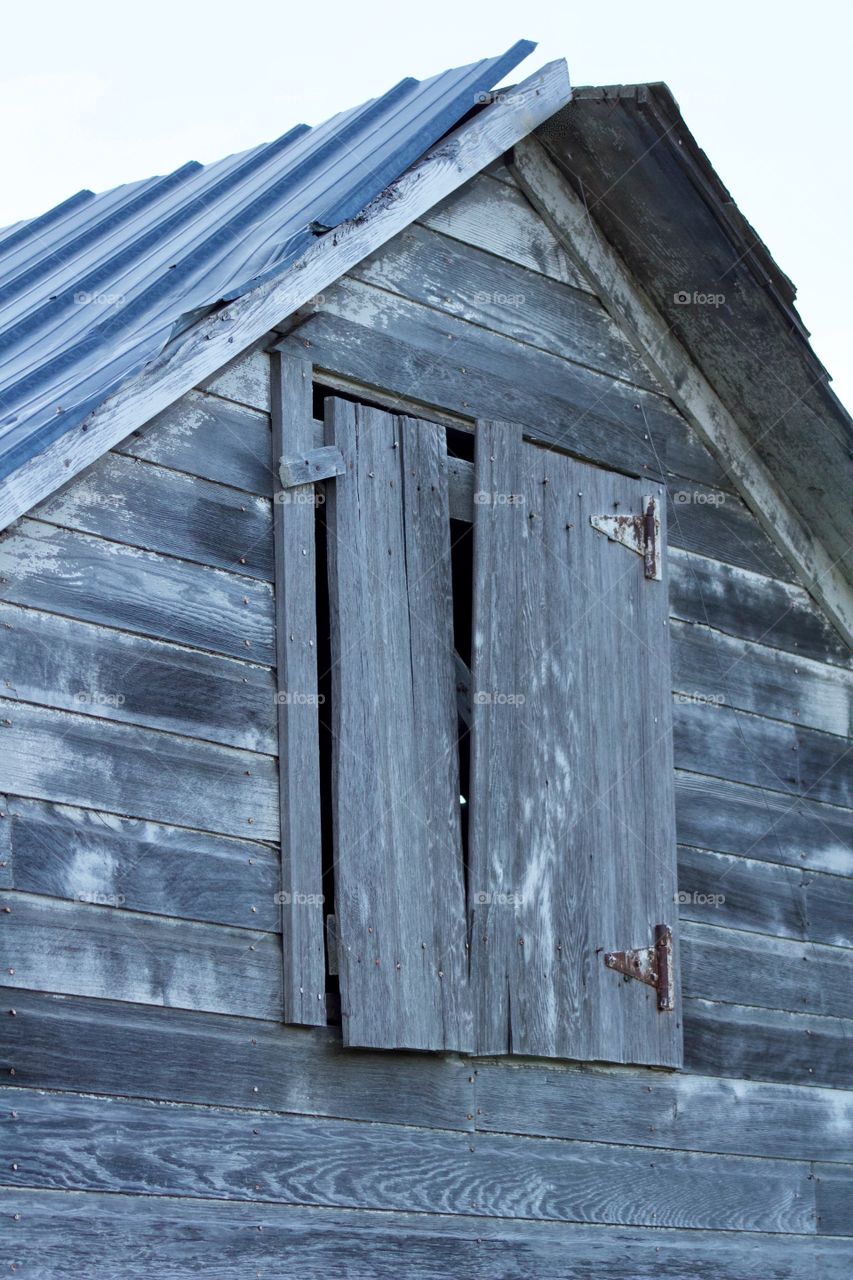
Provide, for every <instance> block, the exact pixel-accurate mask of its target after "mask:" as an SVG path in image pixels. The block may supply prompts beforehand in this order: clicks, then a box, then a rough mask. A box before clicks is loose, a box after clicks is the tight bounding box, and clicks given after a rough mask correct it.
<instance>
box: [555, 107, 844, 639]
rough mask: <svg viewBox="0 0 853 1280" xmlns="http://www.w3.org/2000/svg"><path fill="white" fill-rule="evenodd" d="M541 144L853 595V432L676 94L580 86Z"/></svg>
mask: <svg viewBox="0 0 853 1280" xmlns="http://www.w3.org/2000/svg"><path fill="white" fill-rule="evenodd" d="M537 136H538V137H539V139H540V140H541V142H542V144H543V145H544V147H545V149H546V151H547V153H548V155H549V157H550V159H551V160H552V161H553V162H554V164H555V165H556V167H557V168H558V169H559V171H560V172H561V173H562V175H563V176H564V177H565V179H566V180H567V183H568V184H569V185H570V186H571V187H572V188H573V189H574V191H575V192H576V193H577V196H578V197H579V199H580V201H581V202H582V203H583V206H584V207H585V210H586V213H587V216H588V220H589V221H590V222H591V223H592V224H594V226H595V227H597V228H598V229H599V230H600V233H601V235H602V236H603V238H604V239H606V240H607V242H608V243H609V244H610V246H612V248H613V249H614V250H615V251H616V253H617V254H618V255H619V257H620V259H621V260H622V262H623V263H624V264H625V266H626V267H627V269H628V271H629V272H630V274H631V276H632V277H633V281H634V282H635V284H636V286H637V287H638V289H639V291H641V292H642V293H643V294H644V295H645V298H646V299H647V300H648V303H649V305H650V306H651V307H652V308H653V309H655V310H656V311H657V312H658V314H659V315H660V317H661V318H662V319H663V321H664V323H665V325H666V327H667V329H668V330H669V332H670V333H671V334H672V335H673V336H674V338H675V339H676V340H677V341H678V342H679V343H680V344H681V347H682V348H683V349H685V350H686V351H687V352H688V353H689V355H690V357H691V358H692V361H693V362H694V364H695V366H696V367H697V369H698V370H699V371H700V372H701V374H702V375H703V376H704V378H705V379H706V380H707V383H708V384H710V386H711V387H712V388H713V390H714V392H715V394H716V396H717V397H719V400H720V401H721V402H722V405H723V406H724V407H725V409H726V410H727V411H728V413H729V414H730V415H731V417H732V419H733V420H735V421H736V422H737V424H738V426H739V428H740V430H741V432H742V433H743V437H744V439H745V442H746V443H745V449H746V451H749V452H751V453H752V454H754V458H755V459H756V460H758V462H760V464H762V465H763V467H764V468H765V470H766V472H767V473H769V475H770V476H771V477H772V479H773V481H774V483H775V484H776V486H777V487H778V490H779V491H780V493H781V494H782V495H783V496H784V498H785V500H786V501H787V503H788V504H789V505H790V508H791V509H792V511H793V512H795V513H796V516H797V517H798V519H799V522H800V525H801V527H802V528H803V529H804V530H805V531H806V532H807V534H808V535H810V536H811V537H813V538H816V539H817V540H818V541H819V543H820V544H821V545H822V547H823V548H824V549H825V551H826V555H827V560H826V562H825V568H824V570H823V576H824V577H826V576H827V575H828V573H829V568H828V567H827V566H829V565H831V566H832V573H833V574H834V575H836V576H837V578H838V579H839V580H840V581H841V582H842V583H843V584H844V586H845V587H847V586H849V584H850V583H851V582H852V581H853V553H851V538H850V530H851V520H850V495H851V493H853V483H851V481H853V465H851V458H853V452H852V450H853V422H851V418H850V415H849V414H848V413H847V411H846V410H845V408H844V406H843V405H842V404H841V402H840V401H839V400H838V398H837V396H836V395H835V394H834V392H833V391H832V389H831V387H830V385H829V382H830V380H829V375H828V374H827V372H826V370H825V369H824V368H823V366H822V365H821V363H820V361H819V360H818V358H817V356H816V355H815V353H814V351H813V350H812V348H811V346H810V345H809V341H808V332H807V330H806V329H805V328H804V326H803V323H802V321H801V320H800V317H799V316H798V315H797V312H796V310H795V308H794V296H795V291H794V288H793V286H792V284H791V282H790V280H789V279H788V278H787V277H786V276H785V275H784V273H783V272H782V271H781V270H780V269H779V267H777V265H776V264H775V263H774V261H773V259H772V258H771V256H770V254H769V252H768V250H767V248H766V247H765V245H764V244H763V243H762V241H761V239H760V238H759V236H758V235H757V234H756V232H755V231H754V230H753V228H752V227H751V226H750V225H749V223H748V222H747V221H746V219H745V218H744V217H743V215H742V214H741V213H740V212H739V210H738V209H737V207H736V206H735V204H734V201H733V200H732V197H731V195H730V194H729V192H728V191H727V190H726V188H725V186H724V185H723V183H722V182H721V181H720V179H719V177H718V176H717V175H716V173H715V172H714V170H713V169H712V168H711V165H710V163H709V162H708V159H707V157H706V156H705V154H704V152H703V151H702V150H701V149H700V148H699V147H698V146H697V144H696V141H695V139H694V138H693V136H692V134H691V133H690V131H689V130H688V128H687V126H686V124H685V123H684V120H683V118H682V116H681V113H680V111H679V108H678V105H677V103H676V101H675V99H674V98H673V96H672V94H671V92H670V91H669V89H668V88H667V87H666V86H665V85H662V84H650V85H639V86H636V85H635V86H616V87H613V88H596V89H588V88H581V89H575V90H574V92H573V97H572V102H571V104H570V105H568V106H567V107H565V108H563V109H562V110H561V111H559V112H558V113H557V114H556V115H555V116H554V117H553V118H552V119H550V120H549V121H548V122H547V124H546V125H544V126H543V127H542V128H541V129H540V130H539V131H538V135H537ZM747 499H748V495H747ZM765 523H767V522H766V521H765ZM806 585H810V584H809V583H808V582H807V583H806ZM812 585H813V584H812ZM816 594H818V596H820V591H819V590H818V591H817V592H816ZM824 603H825V601H824ZM835 620H836V622H838V617H837V616H836V619H835Z"/></svg>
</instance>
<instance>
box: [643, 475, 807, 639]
mask: <svg viewBox="0 0 853 1280" xmlns="http://www.w3.org/2000/svg"><path fill="white" fill-rule="evenodd" d="M667 512H668V517H669V541H670V546H673V547H680V548H682V549H683V550H685V551H692V552H694V553H695V554H696V555H700V556H705V557H708V558H710V559H713V560H723V561H725V562H726V563H727V564H733V565H738V566H739V567H740V568H742V569H747V570H749V571H750V572H752V573H761V574H764V576H765V577H768V578H777V579H779V581H781V582H792V581H793V577H794V570H793V568H792V566H791V564H790V562H789V561H788V560H786V558H785V557H784V556H783V555H782V554H781V553H780V552H779V551H778V550H777V548H776V547H775V546H774V545H773V543H772V542H771V540H770V538H769V537H768V536H767V534H766V533H765V531H764V529H763V528H762V527H761V525H760V524H759V522H758V520H757V519H756V517H755V516H754V515H753V514H752V512H751V511H750V509H749V507H747V505H746V504H745V503H744V502H743V501H742V500H741V499H740V498H739V497H737V496H736V495H735V494H734V493H732V492H731V491H730V490H727V489H726V488H725V487H723V488H718V489H712V488H710V487H708V486H707V485H701V484H696V483H690V482H686V481H682V480H678V479H675V478H673V479H672V480H671V481H670V483H669V485H668V492H667ZM806 599H808V597H806ZM812 607H813V606H812ZM711 622H712V625H715V624H713V619H711Z"/></svg>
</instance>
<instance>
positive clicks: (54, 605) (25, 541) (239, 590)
mask: <svg viewBox="0 0 853 1280" xmlns="http://www.w3.org/2000/svg"><path fill="white" fill-rule="evenodd" d="M0 599H3V600H6V601H8V602H9V603H12V604H24V605H29V606H30V607H31V608H36V609H45V610H47V611H49V612H52V613H61V614H64V615H65V616H66V617H69V618H78V619H80V620H81V621H84V622H97V623H101V624H103V625H105V626H110V627H121V628H123V629H125V630H127V631H135V632H138V633H140V634H142V635H148V636H152V637H153V638H154V639H158V640H169V641H174V642H175V643H177V644H184V645H190V646H192V647H193V648H199V649H208V650H210V651H212V652H214V653H224V654H226V655H228V656H229V657H233V658H248V659H250V660H251V661H254V662H260V663H264V664H267V665H270V666H271V665H273V663H274V661H275V658H274V643H273V609H272V587H271V585H270V584H268V583H266V582H258V581H256V580H255V579H253V578H243V577H240V576H239V575H237V574H234V573H223V572H221V571H220V570H218V569H211V568H207V567H204V566H202V565H197V564H191V563H190V562H189V561H185V560H174V559H172V558H171V557H168V556H160V555H157V554H155V553H154V552H151V551H140V550H138V549H137V548H135V547H126V546H122V545H121V544H120V543H117V542H108V541H106V540H105V539H103V538H95V537H91V536H89V535H88V534H83V533H73V532H69V531H68V530H66V529H60V528H58V527H57V526H56V525H49V524H42V523H41V522H40V521H37V520H22V521H21V522H20V524H19V525H18V526H16V527H15V528H14V529H11V530H9V531H8V532H7V533H6V534H5V536H4V537H3V539H2V540H1V541H0Z"/></svg>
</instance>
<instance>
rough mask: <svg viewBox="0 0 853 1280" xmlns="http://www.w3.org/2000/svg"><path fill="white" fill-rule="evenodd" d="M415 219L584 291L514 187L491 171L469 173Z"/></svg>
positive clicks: (547, 231)
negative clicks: (456, 187) (466, 179)
mask: <svg viewBox="0 0 853 1280" xmlns="http://www.w3.org/2000/svg"><path fill="white" fill-rule="evenodd" d="M504 172H506V170H504ZM420 221H421V222H422V223H423V225H424V226H427V227H431V228H432V229H433V230H434V231H440V232H441V233H442V234H443V235H445V236H450V237H452V239H454V240H459V241H461V242H462V243H463V244H470V245H473V246H474V247H475V248H477V249H485V250H486V251H487V252H488V253H490V254H493V255H494V256H495V257H496V258H498V259H504V260H505V261H507V262H514V263H516V264H517V265H518V266H520V267H527V269H528V270H529V271H538V272H540V273H541V274H542V275H543V276H548V277H549V278H550V279H551V280H559V281H560V283H561V284H570V285H572V286H574V288H576V289H586V291H587V292H589V286H588V285H587V284H586V282H585V281H584V280H583V278H582V277H581V275H580V273H579V271H578V270H577V268H576V267H574V266H573V265H572V263H571V262H570V260H569V256H568V254H567V253H566V251H565V249H564V248H563V247H562V245H560V244H559V243H558V241H557V239H556V237H555V236H554V234H553V232H552V231H551V230H550V229H549V228H548V227H546V226H545V223H544V222H543V221H542V219H541V218H540V217H539V215H538V214H537V213H536V212H535V211H534V209H533V207H532V206H531V205H530V204H529V203H528V201H527V200H526V198H525V197H524V196H523V195H522V194H521V192H520V191H519V190H518V188H517V187H513V186H512V185H507V184H506V183H505V182H498V181H496V180H495V179H494V178H493V177H492V176H491V175H490V174H487V173H481V174H478V175H477V176H476V177H475V178H472V179H471V181H470V182H467V183H466V184H465V186H464V187H461V188H460V189H459V190H458V191H455V192H454V193H453V195H452V196H449V197H448V198H447V199H446V200H443V201H442V202H441V203H440V204H437V205H435V207H434V208H432V209H430V211H429V212H428V213H426V214H424V215H423V216H422V217H421V219H420Z"/></svg>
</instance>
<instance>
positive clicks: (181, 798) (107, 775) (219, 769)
mask: <svg viewBox="0 0 853 1280" xmlns="http://www.w3.org/2000/svg"><path fill="white" fill-rule="evenodd" d="M0 742H2V747H3V750H2V754H0V790H3V791H6V792H9V793H10V794H13V795H20V796H27V797H30V798H32V799H40V800H52V801H56V802H57V803H59V804H71V805H79V804H83V803H84V802H85V805H84V807H86V808H92V809H103V810H106V811H108V812H110V813H116V814H121V815H124V816H127V817H134V818H150V819H152V820H153V821H155V822H169V823H172V824H174V825H175V826H181V827H193V828H196V829H198V830H202V831H211V832H217V833H219V834H221V835H232V836H247V837H250V838H252V839H256V840H277V839H278V829H279V824H278V768H277V762H276V761H275V759H273V758H272V757H270V756H261V755H256V754H255V753H254V752H249V751H238V750H236V749H235V748H234V747H220V746H217V745H215V744H213V743H208V742H198V741H195V740H194V739H192V738H179V737H177V736H176V735H174V734H170V733H157V732H155V731H154V730H152V729H141V728H138V727H137V726H135V725H123V724H114V723H112V722H111V721H108V720H98V719H96V718H95V717H94V716H81V715H71V714H69V713H68V712H65V711H48V710H45V709H44V708H43V707H34V706H31V705H29V704H27V703H23V702H10V701H6V700H2V701H0Z"/></svg>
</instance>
